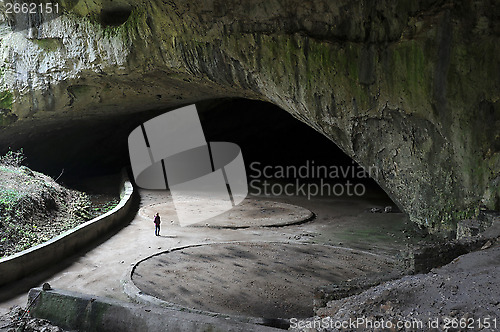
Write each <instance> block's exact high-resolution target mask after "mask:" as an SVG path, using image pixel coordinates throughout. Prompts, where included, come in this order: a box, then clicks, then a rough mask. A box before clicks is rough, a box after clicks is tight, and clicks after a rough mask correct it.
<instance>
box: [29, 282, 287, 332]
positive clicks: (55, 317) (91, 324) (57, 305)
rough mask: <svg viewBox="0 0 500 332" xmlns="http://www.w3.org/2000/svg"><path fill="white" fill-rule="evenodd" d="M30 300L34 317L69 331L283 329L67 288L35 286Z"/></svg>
mask: <svg viewBox="0 0 500 332" xmlns="http://www.w3.org/2000/svg"><path fill="white" fill-rule="evenodd" d="M28 298H29V299H28V303H32V305H31V307H30V308H29V309H30V313H31V315H32V316H33V317H36V318H43V319H48V320H49V321H51V322H52V323H53V324H55V325H57V326H59V327H61V328H63V329H67V330H78V331H81V332H86V331H102V332H106V331H110V332H114V331H121V332H129V331H130V332H136V331H148V332H156V331H158V332H160V331H161V332H164V331H178V332H183V331H186V332H187V331H189V332H192V331H214V332H215V331H254V332H272V331H283V330H280V329H275V328H271V327H267V326H261V325H255V324H248V323H240V322H234V321H231V320H228V319H227V318H222V317H209V316H205V315H199V314H194V313H190V312H180V311H175V310H169V309H165V308H161V307H156V306H148V305H139V304H134V303H128V302H119V301H115V300H112V299H108V298H103V297H95V296H90V295H84V294H79V293H75V292H69V291H64V290H47V291H42V290H41V289H40V288H33V289H31V290H30V292H29V296H28Z"/></svg>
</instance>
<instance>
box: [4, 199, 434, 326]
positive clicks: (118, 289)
mask: <svg viewBox="0 0 500 332" xmlns="http://www.w3.org/2000/svg"><path fill="white" fill-rule="evenodd" d="M140 196H141V202H140V207H139V208H140V209H143V212H144V211H146V210H147V209H148V207H150V206H151V205H154V204H160V203H161V204H169V201H170V202H171V198H170V196H169V194H168V193H166V192H161V191H150V190H140ZM254 199H257V200H259V199H265V200H266V201H275V202H279V203H286V204H292V205H298V206H301V207H304V208H306V209H308V210H310V211H313V212H314V213H315V219H313V220H312V221H308V222H306V223H303V224H298V225H291V226H285V227H276V228H266V227H250V228H244V229H219V228H210V227H180V226H178V223H177V220H176V216H175V214H174V213H173V209H171V213H170V214H169V213H168V212H165V214H164V215H162V220H163V222H162V232H161V233H162V236H160V237H156V236H154V225H153V223H152V221H151V220H150V218H148V215H147V213H146V214H144V213H138V214H137V215H136V216H135V218H134V219H133V221H132V222H131V223H130V224H128V225H127V226H126V227H124V228H122V229H121V230H120V231H118V232H117V233H116V234H114V235H113V236H111V237H109V238H107V239H106V240H105V241H102V242H101V243H100V244H98V245H96V246H94V247H93V248H90V249H89V250H88V251H87V252H86V253H83V254H80V255H75V256H72V257H69V258H68V259H65V260H64V261H62V262H61V263H60V264H57V265H55V266H51V267H48V268H47V270H45V271H43V272H41V273H39V274H37V275H34V276H32V277H29V278H26V279H24V280H21V281H19V282H16V283H13V284H9V285H7V286H6V287H3V288H1V289H0V295H1V298H2V301H3V302H0V314H4V313H6V312H8V311H9V309H10V308H11V307H12V306H14V305H19V306H25V305H26V302H27V290H28V289H29V287H30V286H33V285H41V284H42V283H43V282H49V283H50V284H51V285H52V287H53V288H56V289H57V288H61V289H70V290H73V291H78V292H82V293H87V294H92V295H98V296H107V297H111V298H115V299H119V300H129V299H128V298H127V296H126V295H125V294H124V292H123V290H122V286H121V283H120V281H121V280H122V279H123V278H124V276H125V275H126V273H127V272H129V271H130V269H131V267H132V266H133V265H135V264H136V263H137V262H139V261H141V260H143V259H145V258H147V257H149V256H152V255H154V254H157V253H160V252H163V251H167V250H170V249H173V248H179V247H185V246H191V245H200V244H206V246H203V248H210V250H208V251H207V253H208V254H209V255H212V257H216V256H219V255H220V254H222V252H223V251H227V250H228V249H229V248H233V249H234V248H239V249H238V250H240V251H246V252H250V253H252V252H254V254H257V253H258V252H260V253H263V254H264V255H272V250H271V251H269V250H268V249H269V248H270V247H272V246H273V245H274V244H270V243H284V244H282V245H279V248H280V250H281V251H283V250H284V251H285V252H289V255H288V257H285V256H280V257H279V258H278V259H276V260H275V262H274V263H276V262H277V263H276V264H279V260H282V261H286V264H285V265H286V266H285V267H281V269H282V271H281V273H276V266H277V265H272V264H271V265H270V266H268V267H267V268H266V269H259V268H257V265H258V264H259V262H261V263H262V262H265V261H269V260H270V259H271V257H270V256H269V257H265V256H262V257H260V258H259V259H257V260H252V259H249V260H248V259H246V260H245V261H244V262H243V264H240V265H242V266H241V267H238V266H236V265H235V260H234V259H232V258H231V257H226V258H225V259H220V260H218V261H217V262H216V263H215V264H216V265H217V267H218V268H222V269H226V271H230V272H231V273H226V274H227V278H226V279H225V280H223V281H221V282H220V284H219V285H218V287H219V288H221V287H222V286H223V285H224V284H226V285H229V286H228V289H227V292H226V293H225V294H223V295H218V291H213V292H212V293H211V294H209V293H203V283H200V284H199V285H193V284H191V285H190V286H189V289H190V292H192V294H191V299H196V298H197V297H199V300H198V302H200V300H202V299H207V298H210V297H211V296H213V297H216V298H217V297H219V298H217V299H216V301H212V302H210V301H208V302H207V303H206V304H205V306H201V308H202V309H206V310H221V311H222V310H223V309H224V308H223V307H224V296H227V295H228V294H230V292H232V291H233V287H234V284H232V282H233V281H234V280H235V279H236V278H238V279H239V280H241V282H242V285H243V288H245V287H250V285H251V284H252V281H253V282H256V281H257V283H258V285H260V286H259V287H261V288H262V287H263V288H265V287H267V285H268V284H267V283H270V284H272V285H274V286H272V285H271V287H275V289H274V290H273V289H272V288H269V289H263V290H262V291H261V292H246V293H247V295H246V296H247V298H246V301H248V302H250V303H251V302H254V303H259V301H261V298H262V297H264V298H267V299H268V302H269V303H271V305H275V306H276V308H277V310H276V311H275V312H274V313H273V315H278V316H281V315H290V314H291V311H288V312H287V310H289V309H284V308H285V307H286V305H282V306H281V309H280V306H279V305H277V303H279V299H280V298H283V299H285V298H287V297H291V296H290V294H286V292H288V290H287V288H283V287H277V286H279V285H280V284H281V283H285V282H286V281H285V279H284V276H285V275H286V274H287V273H288V270H287V266H288V267H290V273H292V275H293V273H299V272H297V271H295V272H293V268H294V267H295V268H296V269H297V267H298V266H300V265H301V264H302V265H304V264H305V265H307V259H313V260H314V262H313V265H310V266H309V267H308V269H309V270H307V269H306V270H307V271H306V272H304V271H302V272H300V273H302V274H304V275H308V274H309V276H311V275H313V276H314V275H315V273H314V270H315V269H317V270H318V271H319V270H324V269H325V267H326V266H329V268H330V269H331V270H332V271H334V272H332V274H333V275H334V278H330V277H325V276H324V275H322V273H317V274H316V277H317V278H316V279H315V280H314V282H312V283H311V285H310V286H311V287H310V289H309V290H311V289H312V288H313V286H316V285H320V284H322V283H329V282H333V281H336V280H341V279H342V278H346V279H347V278H350V277H352V276H353V275H355V274H356V273H361V274H363V273H364V274H366V273H370V272H371V271H380V270H384V269H386V270H388V269H392V268H394V265H393V263H392V261H393V260H394V259H395V258H396V257H397V255H398V254H399V253H400V251H401V250H404V249H405V248H406V246H407V245H408V244H409V243H414V242H419V241H426V240H427V239H422V238H420V237H419V236H417V235H416V233H415V234H413V233H412V232H413V225H411V224H410V223H409V222H408V220H407V217H406V216H405V215H404V214H402V213H387V214H386V213H370V212H368V211H369V209H370V208H372V207H381V208H383V207H384V206H386V205H388V204H391V202H390V201H387V200H384V199H380V198H377V197H376V196H373V197H372V196H370V195H366V196H365V197H361V198H351V197H317V198H315V199H314V200H307V198H305V197H261V198H258V197H257V198H256V197H254ZM167 210H168V209H167ZM167 210H165V211H167ZM227 242H241V243H245V244H242V245H238V244H237V243H234V244H232V245H228V244H224V245H221V244H218V243H227ZM255 242H258V243H261V244H255ZM266 242H269V244H265V243H266ZM252 243H253V244H252ZM307 244H314V246H308V245H307ZM266 246H267V248H266ZM276 248H278V247H276ZM276 248H275V249H276ZM296 248H307V249H306V252H309V254H310V256H309V257H308V256H307V253H305V252H304V253H302V254H303V255H304V256H303V257H301V258H298V261H295V258H294V256H293V255H294V250H296ZM312 248H319V250H312ZM350 249H355V250H350ZM361 251H364V252H367V253H373V254H375V255H369V254H362V255H360V254H359V252H361ZM193 252H196V250H195V249H194V248H193ZM320 252H322V254H321V255H319V256H318V254H319V253H320ZM178 253H181V252H180V251H179V252H178ZM295 254H296V251H295ZM314 255H316V256H314ZM320 256H321V259H317V258H318V257H320ZM157 257H160V256H157ZM172 257H173V256H170V257H169V258H172ZM315 257H316V258H315ZM238 261H239V262H240V263H241V262H242V261H241V259H238ZM342 261H343V262H342ZM346 262H348V264H346ZM381 262H383V263H382V265H381ZM388 262H391V263H388ZM254 263H255V264H254ZM296 263H297V264H296ZM206 264H207V263H206V262H203V260H201V261H200V260H199V259H198V260H196V259H192V260H189V261H188V262H183V265H179V267H181V266H183V267H185V268H186V269H188V265H190V267H189V268H190V269H201V268H202V267H204V266H206ZM237 264H239V263H237ZM337 264H339V269H336V268H335V267H336V266H337ZM139 266H140V265H139ZM349 266H354V267H355V268H354V269H352V270H351V269H349V268H348V267H349ZM230 267H231V268H233V267H238V269H234V268H233V269H232V270H231V269H230ZM242 269H243V270H245V273H243V272H242V271H243V270H242ZM147 270H148V273H150V274H151V277H150V278H149V280H155V282H158V283H160V284H161V283H162V279H163V277H162V273H157V272H158V270H154V269H153V270H152V269H147ZM356 271H357V272H356ZM162 272H166V271H162ZM300 273H299V274H300ZM153 274H154V277H153ZM238 274H239V275H238ZM183 275H184V276H189V277H190V278H193V276H194V274H192V275H189V274H188V273H187V272H185V271H184V274H183ZM169 277H170V278H174V279H175V278H177V277H179V276H172V275H170V276H169ZM302 277H304V276H302ZM163 280H164V281H163V282H164V283H165V282H168V280H169V279H168V277H166V278H165V279H163ZM214 280H215V283H217V281H216V280H217V279H214ZM304 280H305V279H300V278H298V279H297V278H296V280H294V281H293V282H295V283H297V284H299V283H300V282H303V281H304ZM30 284H32V285H30ZM279 289H283V290H284V293H277V290H279ZM169 291H172V289H170V290H168V289H167V290H165V289H164V290H163V292H164V293H165V292H167V293H168V292H169ZM301 291H302V290H301ZM173 292H174V293H175V296H177V298H178V302H180V304H182V305H187V306H191V305H194V304H196V303H195V302H189V301H186V302H184V303H183V302H182V294H181V293H182V291H180V290H179V291H176V290H173ZM272 293H273V294H272ZM160 295H161V294H160ZM271 295H272V296H271ZM175 296H174V297H173V298H174V299H175ZM301 296H303V297H305V298H304V299H303V301H302V302H303V303H304V305H303V306H301V307H300V308H298V309H297V308H295V309H293V310H295V311H293V314H300V315H302V314H304V315H306V314H309V313H312V294H311V298H307V294H306V293H304V294H301ZM6 298H7V299H6ZM290 302H292V301H290ZM232 313H236V312H234V310H233V311H232ZM244 313H245V314H250V315H260V314H262V312H261V311H258V310H257V311H255V310H254V309H249V310H246V311H245V312H244Z"/></svg>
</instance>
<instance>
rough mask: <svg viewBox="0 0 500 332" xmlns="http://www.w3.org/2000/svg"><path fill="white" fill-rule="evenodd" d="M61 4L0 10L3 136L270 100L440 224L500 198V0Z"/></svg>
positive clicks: (86, 0)
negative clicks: (200, 104)
mask: <svg viewBox="0 0 500 332" xmlns="http://www.w3.org/2000/svg"><path fill="white" fill-rule="evenodd" d="M61 5H62V6H63V7H64V8H66V9H65V10H66V12H65V13H64V14H63V15H61V16H59V17H52V18H47V17H41V18H39V21H40V22H41V23H40V24H38V25H37V26H35V27H33V28H32V29H31V30H30V31H16V32H12V30H11V29H9V27H7V26H6V24H7V22H9V23H10V24H11V25H12V24H13V23H12V22H14V23H15V22H16V20H17V21H20V20H21V19H22V18H19V17H15V15H14V17H12V15H11V16H9V15H4V24H3V28H2V29H1V32H0V34H1V46H0V65H1V68H2V70H1V89H0V92H1V95H0V103H1V104H0V108H2V110H1V112H0V126H1V125H3V126H5V128H4V129H2V131H3V132H4V133H6V132H8V130H9V128H10V129H11V130H12V128H16V126H17V127H22V126H23V123H26V121H27V120H28V119H39V121H44V120H45V119H52V120H53V119H58V118H66V119H67V118H78V117H85V116H89V115H90V114H106V113H109V112H114V113H118V112H138V111H142V110H150V109H160V108H164V107H168V106H174V105H181V104H186V103H190V102H194V101H197V100H202V99H206V98H214V97H230V96H238V97H247V98H253V99H261V100H265V101H269V102H272V103H274V104H276V105H278V106H280V107H282V108H283V109H285V110H287V111H289V112H290V113H291V114H293V115H294V116H296V117H297V118H299V119H300V120H302V121H304V122H305V123H307V124H308V125H310V126H312V127H314V128H315V129H316V130H318V131H319V132H321V133H323V134H324V135H325V136H327V137H328V138H330V139H331V140H332V141H334V142H335V143H336V144H337V145H338V146H340V147H341V148H342V149H343V150H344V151H345V152H346V153H347V154H348V155H350V156H351V157H352V158H353V159H355V160H356V161H357V162H359V163H360V164H361V165H363V166H365V167H370V166H376V167H377V168H378V170H379V171H378V173H377V174H376V180H377V182H378V183H379V184H380V185H381V186H382V188H384V190H386V192H387V193H388V194H389V195H390V196H391V197H392V198H393V200H394V201H395V202H396V203H397V204H398V205H399V206H400V207H401V208H402V209H403V210H404V211H406V212H407V213H408V214H409V216H410V218H411V219H412V220H413V221H415V222H417V223H419V224H421V225H423V226H425V227H428V228H429V229H431V230H433V231H442V232H443V233H448V232H451V233H452V232H453V231H454V228H455V225H456V221H457V220H459V219H464V218H467V217H471V216H473V215H474V214H476V213H477V212H478V209H479V207H480V206H486V207H487V208H489V209H497V210H498V209H500V198H499V197H500V173H499V172H500V157H499V156H500V130H499V129H500V109H499V107H500V106H499V95H500V75H499V73H500V61H499V54H500V38H499V36H500V6H498V5H496V1H495V0H479V1H472V0H465V1H451V0H448V1H447V0H426V1H411V0H400V1H389V0H382V1H349V0H336V1H328V0H312V1H297V0H239V1H221V0H207V1H175V0H174V1H168V2H165V1H160V0H148V1H145V0H143V1H140V0H138V1H131V0H130V1H127V0H115V1H111V0H109V1H108V0H100V1H91V0H80V1H61ZM0 136H1V134H0ZM327 153H328V151H325V154H327Z"/></svg>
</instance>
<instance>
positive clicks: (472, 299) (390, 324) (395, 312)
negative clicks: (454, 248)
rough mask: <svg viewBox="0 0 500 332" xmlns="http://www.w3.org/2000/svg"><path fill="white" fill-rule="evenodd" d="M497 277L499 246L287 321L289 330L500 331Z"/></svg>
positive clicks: (467, 255) (499, 294)
mask: <svg viewBox="0 0 500 332" xmlns="http://www.w3.org/2000/svg"><path fill="white" fill-rule="evenodd" d="M499 273H500V246H498V245H497V246H495V247H492V248H490V249H487V250H482V251H477V252H473V253H469V254H466V255H463V256H460V257H459V258H458V259H456V260H454V261H453V262H452V263H450V264H448V265H446V266H444V267H442V268H438V269H434V270H432V272H430V273H427V274H418V275H413V276H406V277H403V278H401V279H399V280H395V281H389V282H386V283H383V284H381V285H378V286H376V287H373V288H370V289H369V290H367V291H364V292H362V293H360V294H357V295H353V296H350V297H347V298H343V299H340V300H334V301H330V302H328V304H327V305H326V306H325V307H323V308H320V309H317V310H316V316H315V317H313V318H309V319H305V320H293V321H291V323H292V324H291V328H290V330H292V331H340V330H342V331H360V330H393V331H405V330H406V331H413V330H415V331H417V330H440V331H441V330H457V331H458V330H460V329H459V327H460V326H461V325H462V327H463V326H464V324H465V325H466V326H467V327H469V329H468V330H472V329H474V330H481V329H482V330H485V331H498V329H499V328H500V321H499V320H498V318H499V317H500V305H499V304H500V302H499V299H500V278H498V274H499ZM460 324H461V325H460ZM375 327H377V328H375ZM453 328H454V329H453ZM462 330H465V328H463V329H462Z"/></svg>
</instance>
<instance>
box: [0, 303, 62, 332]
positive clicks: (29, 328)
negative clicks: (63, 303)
mask: <svg viewBox="0 0 500 332" xmlns="http://www.w3.org/2000/svg"><path fill="white" fill-rule="evenodd" d="M64 331H65V330H63V329H62V328H60V327H58V326H55V325H53V324H52V323H51V322H50V321H48V320H46V319H38V318H32V317H31V316H30V314H29V312H27V311H26V309H23V308H21V307H19V306H15V307H12V309H11V311H10V312H9V313H7V314H5V315H3V316H0V332H64Z"/></svg>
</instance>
